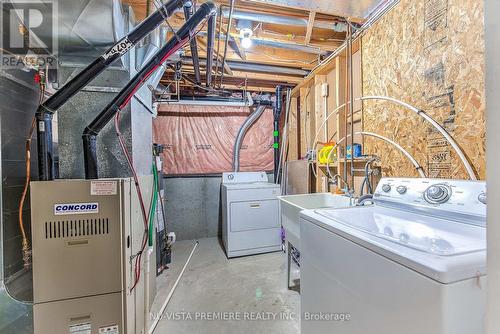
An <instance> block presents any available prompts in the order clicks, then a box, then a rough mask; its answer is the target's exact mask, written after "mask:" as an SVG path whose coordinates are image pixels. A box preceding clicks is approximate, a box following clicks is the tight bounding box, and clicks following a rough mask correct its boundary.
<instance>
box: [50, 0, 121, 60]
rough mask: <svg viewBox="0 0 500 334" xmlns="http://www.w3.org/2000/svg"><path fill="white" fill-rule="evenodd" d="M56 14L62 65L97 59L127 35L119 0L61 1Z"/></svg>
mask: <svg viewBox="0 0 500 334" xmlns="http://www.w3.org/2000/svg"><path fill="white" fill-rule="evenodd" d="M57 13H58V14H57V23H58V31H57V34H58V57H59V59H62V60H63V61H68V60H69V61H73V59H75V58H77V59H81V58H95V57H96V56H98V55H99V54H101V53H102V52H103V51H105V50H106V49H107V48H108V47H110V46H112V45H114V44H115V43H116V42H117V41H119V40H120V39H121V38H123V37H124V36H125V34H126V32H127V26H128V24H127V22H126V19H125V16H124V13H123V11H122V4H121V1H120V0H112V1H102V0H86V1H77V2H75V1H59V2H58V10H57ZM122 65H123V64H122Z"/></svg>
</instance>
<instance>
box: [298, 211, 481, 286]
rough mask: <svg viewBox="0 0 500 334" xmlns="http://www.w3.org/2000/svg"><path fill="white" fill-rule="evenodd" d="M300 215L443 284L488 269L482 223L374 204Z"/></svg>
mask: <svg viewBox="0 0 500 334" xmlns="http://www.w3.org/2000/svg"><path fill="white" fill-rule="evenodd" d="M302 217H303V218H306V219H307V220H310V221H312V222H314V223H316V224H318V225H320V226H322V227H324V228H326V229H328V230H330V231H332V232H334V233H336V234H339V235H341V236H343V237H345V238H347V239H350V240H351V241H354V242H356V243H358V244H360V245H362V246H364V247H366V248H369V249H371V250H373V251H375V252H377V253H379V254H381V255H384V256H386V257H389V258H391V259H392V260H394V261H396V262H399V263H400V264H402V265H405V266H407V267H410V268H412V269H414V270H416V271H418V272H420V273H422V274H424V275H426V276H428V277H431V278H433V279H435V280H437V281H439V282H442V283H451V282H455V281H459V280H464V279H467V278H471V277H474V276H478V275H484V274H485V273H486V229H485V228H484V227H480V226H475V225H469V224H464V223H458V222H455V221H451V220H446V219H441V218H435V217H432V216H427V215H423V214H416V213H412V212H408V211H403V210H396V209H391V208H385V207H377V206H372V207H356V208H347V209H336V210H334V209H333V210H332V209H317V210H314V211H312V210H306V211H302ZM310 218H313V219H310Z"/></svg>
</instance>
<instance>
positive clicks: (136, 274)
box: [115, 112, 149, 291]
mask: <svg viewBox="0 0 500 334" xmlns="http://www.w3.org/2000/svg"><path fill="white" fill-rule="evenodd" d="M119 121H120V113H119V112H118V113H117V114H116V116H115V131H116V134H117V136H118V142H119V143H120V147H121V149H122V152H123V153H124V154H125V158H126V159H127V164H128V166H129V168H130V170H131V171H132V176H133V178H134V183H135V188H136V191H137V197H138V198H139V204H140V206H141V212H142V217H143V219H144V234H143V237H142V245H141V250H140V251H139V252H138V253H137V255H136V257H135V263H134V284H133V286H132V288H131V289H130V291H133V290H134V289H135V287H136V286H137V284H138V283H139V279H140V277H141V270H140V264H141V259H142V253H143V252H144V249H145V248H146V245H147V241H148V239H147V236H148V220H149V214H146V208H145V206H144V200H143V197H142V191H141V187H140V185H139V178H138V177H137V172H136V170H135V168H134V165H133V163H132V158H131V156H130V153H129V151H128V149H127V146H126V145H125V142H124V139H123V136H122V134H121V132H120V128H119Z"/></svg>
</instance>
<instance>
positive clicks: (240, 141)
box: [233, 104, 268, 172]
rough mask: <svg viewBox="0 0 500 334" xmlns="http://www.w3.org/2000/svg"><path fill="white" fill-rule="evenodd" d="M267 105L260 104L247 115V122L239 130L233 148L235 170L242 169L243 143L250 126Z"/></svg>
mask: <svg viewBox="0 0 500 334" xmlns="http://www.w3.org/2000/svg"><path fill="white" fill-rule="evenodd" d="M267 107H268V106H267V105H262V104H260V105H258V106H257V109H256V110H255V111H254V112H253V113H251V114H250V116H248V117H247V119H246V120H245V122H243V125H242V126H241V128H240V130H239V131H238V135H237V136H236V141H235V143H234V149H233V172H239V171H240V151H241V145H242V144H243V140H244V139H245V135H246V134H247V131H248V129H250V127H251V126H252V125H253V124H254V123H255V122H256V121H257V120H258V119H259V118H260V116H262V114H263V113H264V111H265V110H266V108H267Z"/></svg>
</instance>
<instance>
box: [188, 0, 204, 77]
mask: <svg viewBox="0 0 500 334" xmlns="http://www.w3.org/2000/svg"><path fill="white" fill-rule="evenodd" d="M191 15H193V3H192V2H191V1H187V2H186V3H185V4H184V17H185V18H186V21H187V20H189V18H190V17H191ZM195 33H196V32H195V31H191V34H192V35H194V34H195ZM189 48H190V49H191V59H192V60H193V68H194V78H195V81H196V84H197V85H200V84H201V73H200V57H199V56H198V43H197V42H196V36H193V38H191V41H190V42H189Z"/></svg>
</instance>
